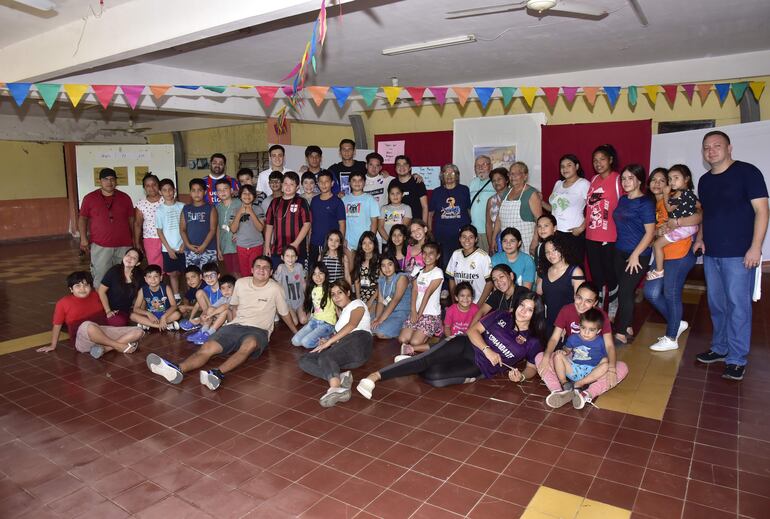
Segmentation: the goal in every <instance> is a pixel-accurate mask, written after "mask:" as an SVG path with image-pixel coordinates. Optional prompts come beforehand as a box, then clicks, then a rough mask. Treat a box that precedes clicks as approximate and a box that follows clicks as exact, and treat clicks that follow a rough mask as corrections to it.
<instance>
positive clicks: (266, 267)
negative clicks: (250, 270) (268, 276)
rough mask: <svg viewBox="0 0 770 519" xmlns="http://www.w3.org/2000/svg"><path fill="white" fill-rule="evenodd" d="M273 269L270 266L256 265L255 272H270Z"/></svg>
mask: <svg viewBox="0 0 770 519" xmlns="http://www.w3.org/2000/svg"><path fill="white" fill-rule="evenodd" d="M271 268H272V267H271V266H269V265H254V270H270V269H271Z"/></svg>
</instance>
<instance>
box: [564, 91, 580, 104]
mask: <svg viewBox="0 0 770 519" xmlns="http://www.w3.org/2000/svg"><path fill="white" fill-rule="evenodd" d="M578 88H579V87H561V93H562V94H563V95H564V99H566V100H567V104H570V105H571V104H572V103H573V102H574V101H575V96H577V91H578Z"/></svg>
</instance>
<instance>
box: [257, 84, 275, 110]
mask: <svg viewBox="0 0 770 519" xmlns="http://www.w3.org/2000/svg"><path fill="white" fill-rule="evenodd" d="M254 88H256V89H257V93H258V94H259V97H261V98H262V102H263V103H264V104H265V106H270V105H271V104H273V98H274V97H275V93H276V92H278V87H277V86H261V85H260V86H255V87H254Z"/></svg>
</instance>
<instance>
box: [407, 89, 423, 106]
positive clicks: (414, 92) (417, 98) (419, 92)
mask: <svg viewBox="0 0 770 519" xmlns="http://www.w3.org/2000/svg"><path fill="white" fill-rule="evenodd" d="M406 91H407V92H409V95H410V96H411V98H412V101H414V104H416V105H417V106H420V105H421V104H422V96H424V95H425V87H406Z"/></svg>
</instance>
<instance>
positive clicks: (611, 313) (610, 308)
mask: <svg viewBox="0 0 770 519" xmlns="http://www.w3.org/2000/svg"><path fill="white" fill-rule="evenodd" d="M617 313H618V298H617V297H616V298H615V299H613V300H612V301H610V304H608V305H607V317H609V318H610V321H614V320H615V315H617Z"/></svg>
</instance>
